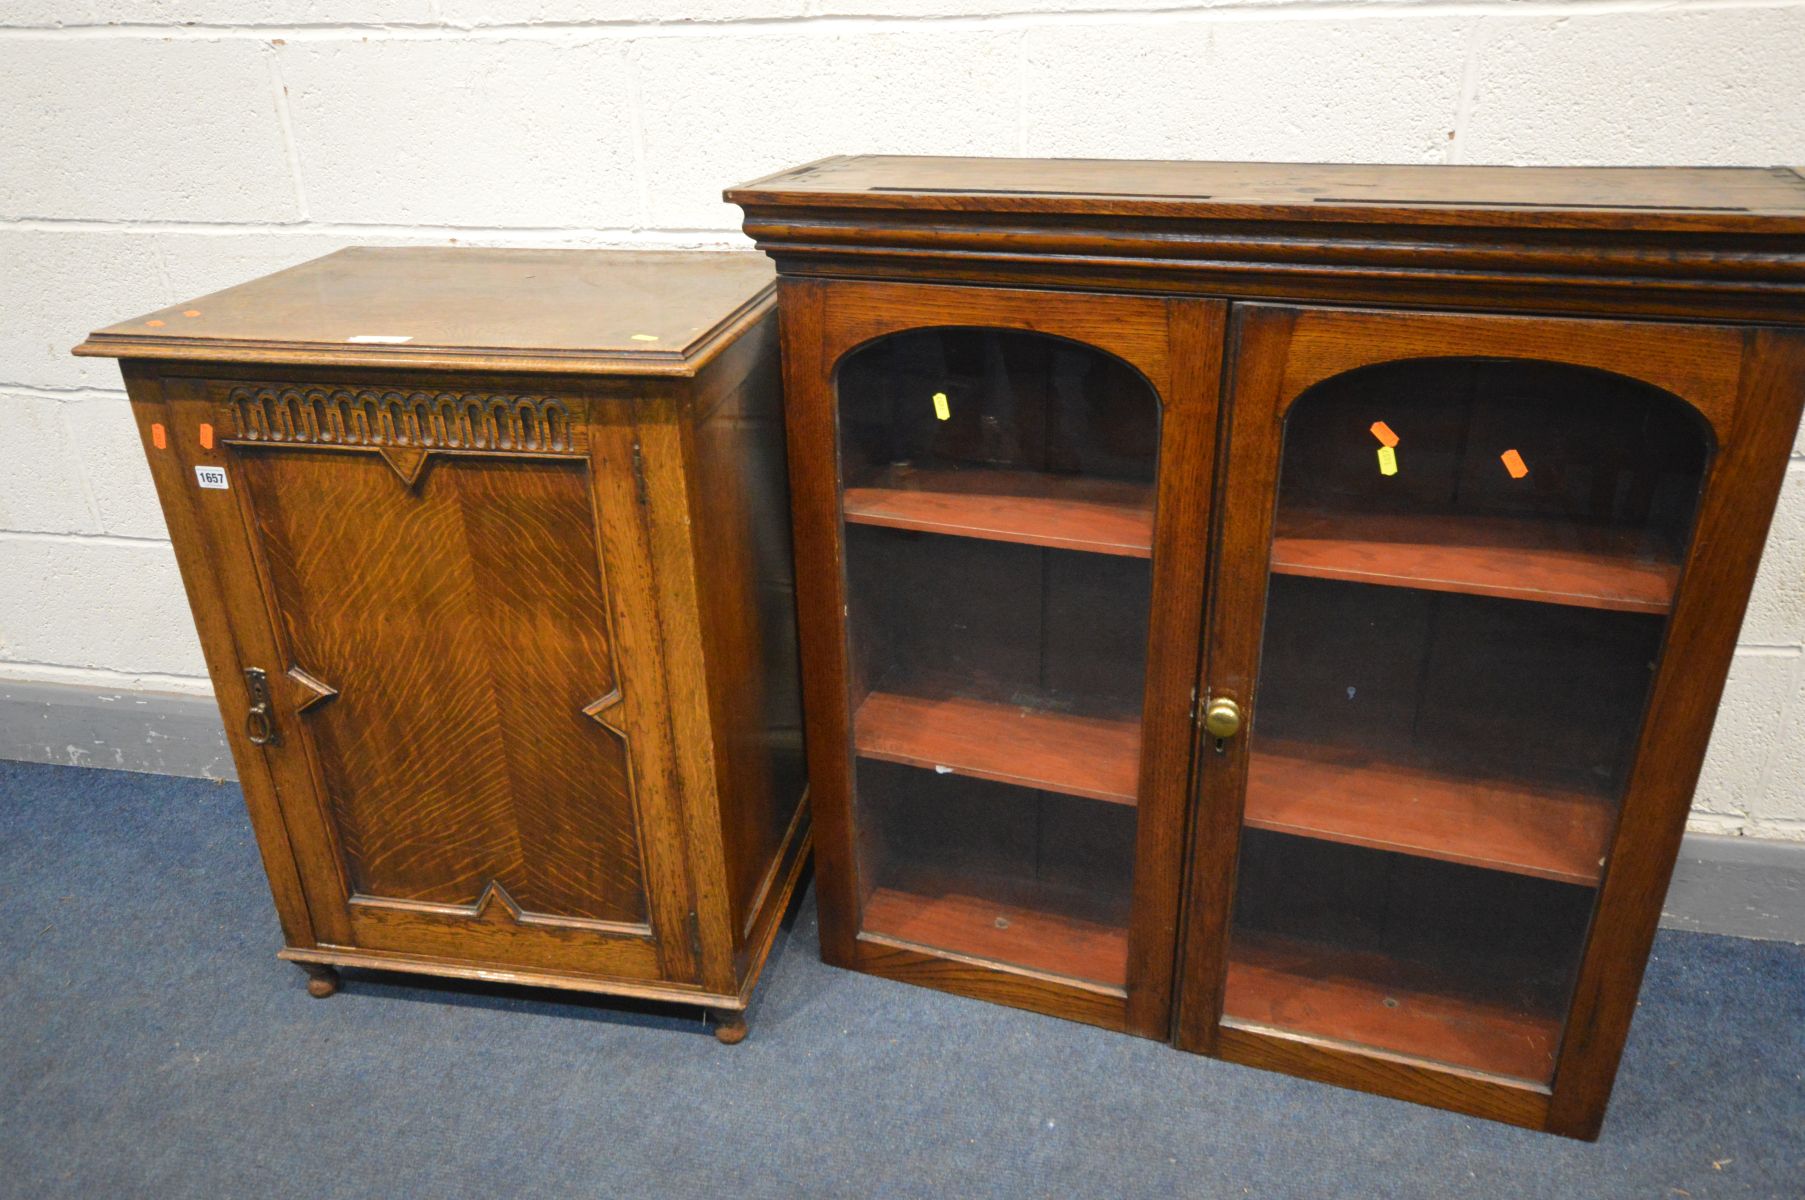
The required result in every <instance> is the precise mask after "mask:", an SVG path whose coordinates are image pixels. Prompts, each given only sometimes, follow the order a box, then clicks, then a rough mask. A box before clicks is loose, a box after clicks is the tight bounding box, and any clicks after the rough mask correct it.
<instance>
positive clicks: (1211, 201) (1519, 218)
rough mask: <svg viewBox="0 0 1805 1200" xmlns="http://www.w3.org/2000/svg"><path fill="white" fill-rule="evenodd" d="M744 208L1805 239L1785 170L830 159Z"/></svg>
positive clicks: (746, 195)
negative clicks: (1525, 228) (1516, 228)
mask: <svg viewBox="0 0 1805 1200" xmlns="http://www.w3.org/2000/svg"><path fill="white" fill-rule="evenodd" d="M725 195H726V198H727V199H728V200H729V201H731V202H733V203H735V204H739V205H742V206H746V207H757V208H786V207H811V208H820V207H836V208H860V209H892V210H902V209H918V210H920V209H925V210H938V211H946V212H970V211H990V212H1021V213H1061V214H1071V215H1075V216H1127V217H1169V218H1171V217H1176V218H1194V219H1219V220H1261V221H1266V220H1284V221H1309V222H1346V223H1356V224H1405V225H1482V226H1523V225H1535V226H1539V227H1542V228H1592V229H1636V230H1650V231H1653V230H1673V231H1696V232H1705V233H1708V232H1736V233H1805V175H1801V173H1800V171H1799V170H1795V169H1793V168H1790V167H1784V166H1774V167H1508V166H1427V165H1401V164H1400V165H1392V164H1358V163H1257V162H1179V161H1171V162H1165V161H1154V160H1142V159H1077V158H1072V159H1031V158H934V157H913V156H903V155H857V156H845V155H842V156H838V157H834V158H826V159H821V160H820V161H818V162H813V163H808V164H805V165H803V166H799V167H792V168H790V169H788V170H785V171H780V172H778V173H776V174H774V175H769V176H766V177H765V178H763V179H757V180H753V181H751V182H749V183H745V184H741V185H740V186H738V187H734V188H729V189H728V190H727V192H726V193H725Z"/></svg>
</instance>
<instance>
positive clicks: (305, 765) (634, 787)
mask: <svg viewBox="0 0 1805 1200" xmlns="http://www.w3.org/2000/svg"><path fill="white" fill-rule="evenodd" d="M127 368H128V369H127V380H128V383H129V384H130V385H131V394H132V397H133V401H134V411H135V415H136V417H137V420H138V423H139V427H140V433H141V435H142V437H143V441H144V446H145V451H146V454H147V456H148V457H149V459H150V462H151V465H152V474H153V477H154V478H155V480H156V483H157V487H158V491H159V494H160V497H161V499H162V501H163V504H164V508H165V511H166V513H168V514H169V519H170V526H171V536H172V539H173V540H174V542H175V546H176V550H177V558H178V562H179V564H180V566H181V569H182V576H183V580H184V584H185V585H186V587H187V589H188V591H189V593H190V598H191V600H192V602H193V607H194V610H195V612H196V614H197V617H198V618H199V626H200V632H201V640H202V645H203V649H204V650H205V652H206V656H207V662H208V669H209V673H210V674H211V676H212V678H213V682H214V687H215V691H216V695H217V696H218V699H219V702H220V705H221V709H222V716H223V717H224V719H225V725H226V732H227V737H228V741H229V742H230V744H231V748H232V751H233V758H234V761H235V762H236V763H237V764H238V766H239V772H240V777H241V778H240V782H241V785H242V786H243V788H244V791H245V796H246V802H247V806H248V807H249V808H250V810H251V814H252V819H253V822H254V824H256V826H257V828H258V833H259V842H260V845H262V847H263V850H264V856H265V864H266V866H267V867H268V868H269V875H270V879H271V886H272V890H273V891H274V892H275V895H276V900H277V907H278V910H279V912H280V913H281V916H282V919H283V930H284V934H285V937H286V939H287V941H288V943H289V945H290V947H291V948H296V949H301V950H327V951H337V952H346V953H364V954H368V955H372V956H376V957H382V956H391V957H399V958H405V959H411V960H416V961H422V962H432V961H440V962H445V963H453V964H457V965H460V966H461V965H464V964H470V963H492V964H494V965H495V966H496V967H497V968H500V969H501V973H503V974H505V972H506V970H507V969H509V968H513V969H518V970H521V971H523V972H531V973H535V974H538V975H542V976H543V975H559V974H569V975H573V976H582V975H601V976H612V977H618V978H621V979H626V980H644V981H648V982H649V981H656V980H668V981H672V982H678V983H683V982H695V981H696V980H697V979H698V978H699V970H700V967H699V964H698V961H697V958H698V950H697V947H696V945H695V938H694V936H693V930H694V927H695V915H694V913H693V912H692V906H691V904H690V901H689V896H690V895H691V889H690V887H689V883H688V876H689V871H690V864H689V863H688V862H687V858H686V855H685V854H684V853H683V851H682V849H681V848H682V847H683V846H685V845H687V844H688V839H687V838H686V836H685V833H684V825H685V822H686V820H687V819H688V818H687V817H686V814H685V813H684V812H683V811H682V798H681V791H680V789H679V788H678V787H677V786H676V785H675V783H674V775H673V771H674V767H673V766H672V759H673V752H672V739H671V733H670V725H669V718H668V703H669V701H668V699H667V695H666V684H665V677H664V663H663V658H662V653H661V646H660V638H661V636H662V635H661V632H660V629H659V623H658V620H657V616H656V612H657V610H656V606H655V603H654V598H653V580H652V573H651V567H650V562H651V555H650V550H649V546H648V538H649V534H648V531H647V522H646V509H645V503H646V501H645V497H644V493H643V485H642V484H641V483H640V482H639V479H638V475H637V472H636V463H635V455H636V452H637V449H638V442H639V427H638V422H639V420H640V419H641V417H642V415H644V414H642V413H641V409H642V408H644V407H645V406H646V404H647V403H648V402H647V401H645V400H643V399H642V398H641V396H640V393H643V392H644V391H645V384H644V381H634V384H635V385H636V386H628V385H627V384H625V383H616V382H614V381H610V380H607V379H561V378H560V379H553V378H545V377H526V378H522V377H517V376H513V377H495V376H481V375H477V374H474V373H462V372H460V373H459V374H457V375H455V376H449V377H447V376H435V375H430V374H424V373H418V372H356V371H347V370H332V371H326V370H319V369H312V368H303V367H295V368H290V369H284V368H266V367H246V368H242V369H237V368H228V369H223V370H220V369H204V368H199V367H187V366H180V365H178V366H173V367H163V368H155V369H152V368H148V367H141V366H138V365H136V364H127ZM237 384H244V385H249V386H251V387H259V386H262V387H267V386H268V385H271V384H274V385H278V386H283V385H297V386H302V387H306V386H316V385H323V386H325V387H328V388H330V389H333V390H338V389H344V388H349V389H353V390H356V389H359V388H374V389H378V390H382V391H388V390H393V389H406V390H425V391H431V392H435V393H457V394H496V393H499V394H502V395H521V394H531V395H534V396H540V397H546V396H549V397H554V398H556V399H557V400H558V401H561V402H562V403H563V405H564V407H565V408H566V409H567V410H568V412H569V415H570V421H571V427H570V430H569V432H568V436H567V438H566V439H565V440H566V442H567V444H566V445H565V446H564V448H563V449H562V450H561V451H559V450H557V449H555V448H553V449H546V448H540V447H534V446H531V445H527V446H504V447H488V448H472V447H468V446H465V447H461V448H460V447H457V446H455V445H454V446H445V445H440V446H438V447H435V448H432V449H428V450H426V451H425V452H424V454H418V453H413V452H410V450H408V449H401V450H398V451H396V450H390V449H387V448H383V449H379V448H378V447H377V446H375V445H343V444H337V445H334V444H330V443H329V442H326V441H325V439H321V440H320V442H316V443H315V444H309V445H305V446H292V447H290V449H291V450H292V449H302V450H305V451H307V452H312V453H320V452H324V453H331V454H345V455H362V456H369V457H370V458H371V459H374V458H376V456H377V455H379V454H381V455H382V457H383V458H384V459H386V460H388V465H389V466H390V467H391V468H393V471H394V474H395V475H396V479H395V484H396V486H397V488H409V489H411V488H412V487H413V486H414V482H415V481H416V480H417V479H419V478H420V475H421V473H422V471H423V470H424V471H430V470H432V469H434V468H433V463H432V461H431V460H434V459H439V460H444V459H449V458H452V457H454V456H455V457H460V458H475V457H479V456H480V457H482V458H484V459H487V460H490V461H510V460H511V461H524V460H538V461H542V462H545V461H555V462H557V463H559V464H561V465H563V466H565V467H567V468H569V469H574V470H578V471H580V472H582V476H583V491H584V494H585V496H586V498H587V502H588V505H589V511H588V512H587V513H586V514H584V515H585V517H586V518H587V524H588V526H589V528H591V529H592V530H593V534H594V541H593V544H592V545H591V546H589V547H588V549H589V551H590V552H591V553H592V554H593V556H594V562H595V565H596V568H597V570H598V575H597V577H596V579H595V580H594V584H595V590H596V595H597V596H598V597H600V598H601V600H602V602H603V603H604V604H605V606H606V608H607V610H608V611H607V612H606V613H605V614H602V615H601V619H602V620H603V621H604V623H605V627H606V628H607V630H608V635H609V636H608V638H607V651H608V655H609V657H610V658H611V660H612V663H613V673H614V679H613V684H614V687H613V688H612V689H609V688H606V687H604V688H601V689H598V690H600V691H606V692H608V693H609V694H607V695H598V696H597V697H595V699H594V701H593V702H592V703H591V704H589V705H588V706H587V707H586V708H585V709H583V710H582V711H583V712H584V714H585V715H587V716H588V717H589V718H590V719H591V720H593V721H594V722H595V723H596V725H597V726H598V727H599V728H600V730H605V731H607V734H608V736H611V737H613V738H616V739H618V740H619V741H620V742H621V743H622V744H623V754H624V761H625V762H626V763H627V764H628V766H627V769H628V771H629V773H630V780H629V793H630V795H631V798H632V800H631V802H632V807H633V809H634V813H633V822H634V826H635V830H636V834H637V840H638V857H639V868H640V888H639V890H640V893H641V894H642V896H643V900H644V907H645V920H644V921H643V922H637V921H635V922H621V921H602V920H588V919H584V918H576V917H569V918H565V917H554V916H550V915H546V914H535V913H530V912H529V913H521V912H519V911H518V906H517V905H516V904H515V903H514V902H513V901H512V900H511V899H510V898H509V897H506V896H504V895H502V894H501V893H500V892H498V891H494V890H493V889H485V890H484V892H483V894H482V895H481V896H479V897H478V898H477V900H476V902H475V903H474V904H470V905H462V904H451V905H448V904H434V903H425V902H409V901H405V900H400V899H388V900H381V899H379V900H371V899H369V898H364V897H356V896H354V895H353V890H352V887H351V884H350V881H349V877H348V875H347V869H346V860H345V858H344V854H343V851H342V849H341V846H340V842H339V835H338V832H337V829H336V827H335V824H334V821H333V819H332V817H331V816H330V815H329V814H330V811H331V810H330V805H329V803H328V801H327V796H326V790H325V789H326V786H327V785H326V782H325V779H326V776H325V774H324V773H323V771H322V768H321V764H320V752H319V748H318V746H317V745H316V743H315V739H314V737H312V736H311V735H310V734H309V732H308V727H307V716H306V715H305V710H306V709H308V708H310V707H313V705H314V704H315V702H316V700H315V698H316V696H317V697H318V700H319V702H322V703H323V702H325V701H329V700H330V698H331V697H330V696H329V695H325V694H324V693H320V692H319V691H318V689H317V688H314V687H313V686H312V685H309V684H305V683H299V682H296V681H295V680H294V679H293V678H292V677H290V676H288V675H287V671H288V668H289V667H290V666H301V664H299V663H296V662H295V661H294V659H293V656H292V652H291V650H290V647H289V645H288V642H289V637H288V634H287V633H286V632H285V630H284V628H283V622H282V621H281V620H280V619H279V616H278V612H277V608H276V600H275V590H274V588H273V585H272V582H271V576H270V572H269V564H268V562H267V561H266V558H265V552H264V549H263V545H262V536H261V532H260V529H259V525H258V519H257V514H256V513H255V512H254V505H253V503H252V497H251V495H250V488H249V487H247V486H246V480H247V472H246V469H245V463H244V461H243V458H244V456H246V455H269V454H282V453H284V445H283V444H282V443H273V442H269V441H264V442H257V441H255V440H251V439H248V438H246V437H244V436H242V435H243V433H244V431H243V430H240V429H237V428H235V424H234V414H233V411H232V405H231V404H230V403H229V402H228V400H227V396H228V393H229V392H230V391H231V389H232V387H233V386H234V385H237ZM158 426H161V427H162V428H161V429H160V430H159V429H158V428H157V427H158ZM322 443H323V444H322ZM209 466H210V467H218V468H223V469H224V471H225V473H226V478H227V487H226V488H223V489H213V488H201V487H198V486H197V483H196V475H195V468H196V467H209ZM214 614H224V616H225V619H223V620H222V619H218V618H216V617H215V616H214ZM484 652H485V653H498V652H499V650H491V649H490V648H485V650H484ZM250 668H257V669H261V670H263V671H264V672H265V675H266V677H267V680H268V701H269V704H270V710H269V712H270V717H269V719H270V722H271V724H272V726H273V729H274V731H275V732H276V733H277V734H278V735H279V738H278V740H276V741H273V742H271V743H269V744H260V743H259V742H253V741H252V740H251V737H250V736H249V732H250V731H249V728H248V726H247V724H246V713H247V711H248V710H249V709H250V707H251V706H252V705H253V704H254V703H255V702H256V701H257V700H258V699H260V697H256V696H253V695H252V694H251V693H250V691H249V688H248V686H247V683H246V678H245V671H246V670H247V669H250ZM327 690H328V691H329V690H330V689H327ZM284 847H286V848H287V850H288V853H287V854H286V855H284V854H283V853H282V849H281V848H284ZM285 857H286V858H287V860H288V861H286V862H285V861H282V860H283V859H284V858H285Z"/></svg>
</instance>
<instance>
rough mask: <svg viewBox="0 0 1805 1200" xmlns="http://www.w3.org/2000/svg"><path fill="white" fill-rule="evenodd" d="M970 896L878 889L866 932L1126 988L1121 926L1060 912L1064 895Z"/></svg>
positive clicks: (960, 891) (915, 886) (869, 902)
mask: <svg viewBox="0 0 1805 1200" xmlns="http://www.w3.org/2000/svg"><path fill="white" fill-rule="evenodd" d="M970 891H971V889H970V888H969V887H965V888H959V887H954V888H951V889H946V890H942V889H934V888H928V887H925V886H923V885H922V884H920V883H919V882H915V883H911V884H910V885H909V886H907V887H879V888H877V889H875V890H874V891H873V892H872V893H871V895H870V897H869V898H867V899H866V901H865V913H864V926H863V927H864V930H865V932H867V933H871V934H876V935H878V936H881V937H886V938H890V939H892V940H894V941H899V942H908V943H910V944H912V945H916V946H921V947H924V948H927V949H930V950H942V951H951V952H953V953H955V954H963V955H968V956H970V957H972V958H979V959H984V960H985V961H988V962H997V963H1007V964H1009V965H1011V966H1018V967H1025V968H1027V969H1029V970H1033V971H1044V972H1047V973H1048V974H1051V975H1064V976H1069V977H1071V978H1074V979H1085V980H1090V981H1092V982H1095V983H1103V984H1107V985H1110V986H1113V987H1121V986H1124V985H1125V983H1126V981H1127V978H1128V933H1127V930H1126V928H1125V926H1124V924H1121V923H1115V922H1109V921H1101V920H1095V919H1089V918H1085V917H1081V916H1076V915H1072V914H1070V913H1069V912H1061V911H1059V909H1058V907H1057V906H1058V905H1059V903H1060V901H1061V900H1062V899H1063V898H1062V897H1058V896H1054V895H1046V896H1041V897H1036V896H1035V895H1034V894H1033V892H1032V889H1021V891H1022V894H1021V895H1019V896H1012V897H1011V900H1010V901H1009V902H1005V901H1000V900H995V899H990V898H987V897H984V896H978V895H971V894H968V893H969V892H970ZM1124 919H1125V915H1124Z"/></svg>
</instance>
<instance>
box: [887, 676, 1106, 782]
mask: <svg viewBox="0 0 1805 1200" xmlns="http://www.w3.org/2000/svg"><path fill="white" fill-rule="evenodd" d="M853 744H854V746H855V747H856V748H857V750H858V752H859V754H860V755H861V756H863V757H865V758H875V759H881V760H883V761H884V762H894V763H902V764H904V765H906V766H911V767H927V768H930V769H942V768H944V769H945V770H947V771H949V772H951V773H953V774H955V775H969V776H971V777H972V778H974V779H989V780H994V781H996V782H998V783H1011V784H1015V785H1016V786H1018V787H1027V788H1038V789H1040V790H1042V791H1049V792H1063V793H1065V794H1067V795H1071V796H1087V797H1089V798H1091V799H1093V800H1106V801H1109V802H1111V803H1114V804H1133V803H1134V802H1135V797H1136V795H1137V792H1138V787H1139V775H1140V759H1141V729H1140V724H1139V723H1138V722H1136V721H1116V720H1109V719H1105V718H1100V717H1079V716H1073V715H1071V714H1069V713H1055V712H1046V711H1043V710H1039V709H1032V708H1021V707H1018V706H1016V705H1012V704H991V703H987V702H985V701H981V700H962V699H946V700H929V699H923V698H921V697H918V696H903V695H897V694H895V693H891V692H873V693H871V695H870V696H868V697H866V699H865V702H864V703H863V704H861V705H859V710H858V712H857V714H855V716H854V719H853Z"/></svg>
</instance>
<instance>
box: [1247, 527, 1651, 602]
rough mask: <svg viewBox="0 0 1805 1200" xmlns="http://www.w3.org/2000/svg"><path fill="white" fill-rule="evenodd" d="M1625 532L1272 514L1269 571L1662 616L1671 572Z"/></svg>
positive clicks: (1583, 528)
mask: <svg viewBox="0 0 1805 1200" xmlns="http://www.w3.org/2000/svg"><path fill="white" fill-rule="evenodd" d="M1637 540H1638V539H1637V536H1636V535H1635V534H1634V533H1631V532H1625V531H1617V530H1610V529H1602V528H1596V527H1592V528H1588V527H1584V526H1575V525H1572V524H1568V523H1565V522H1556V521H1548V520H1530V519H1525V518H1516V517H1455V516H1411V515H1379V516H1375V515H1360V514H1344V513H1324V512H1319V511H1295V512H1280V513H1279V518H1278V535H1277V537H1275V538H1274V540H1273V545H1272V570H1273V572H1274V573H1275V574H1279V575H1305V576H1309V577H1311V578H1315V579H1340V580H1347V581H1349V582H1353V583H1373V584H1381V585H1386V586H1390V587H1410V588H1421V589H1424V590H1427V591H1436V592H1464V593H1467V594H1469V595H1475V596H1500V597H1504V598H1506V599H1513V600H1535V601H1540V602H1542V603H1546V604H1571V605H1576V606H1579V607H1581V608H1603V609H1612V610H1616V611H1621V612H1643V613H1665V612H1666V611H1667V610H1668V608H1670V607H1671V606H1672V604H1673V592H1674V587H1675V585H1676V584H1677V583H1678V581H1679V577H1680V568H1679V566H1678V564H1677V563H1671V562H1650V561H1649V560H1648V559H1647V558H1645V557H1643V556H1642V555H1641V554H1640V553H1639V552H1638V545H1637Z"/></svg>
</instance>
